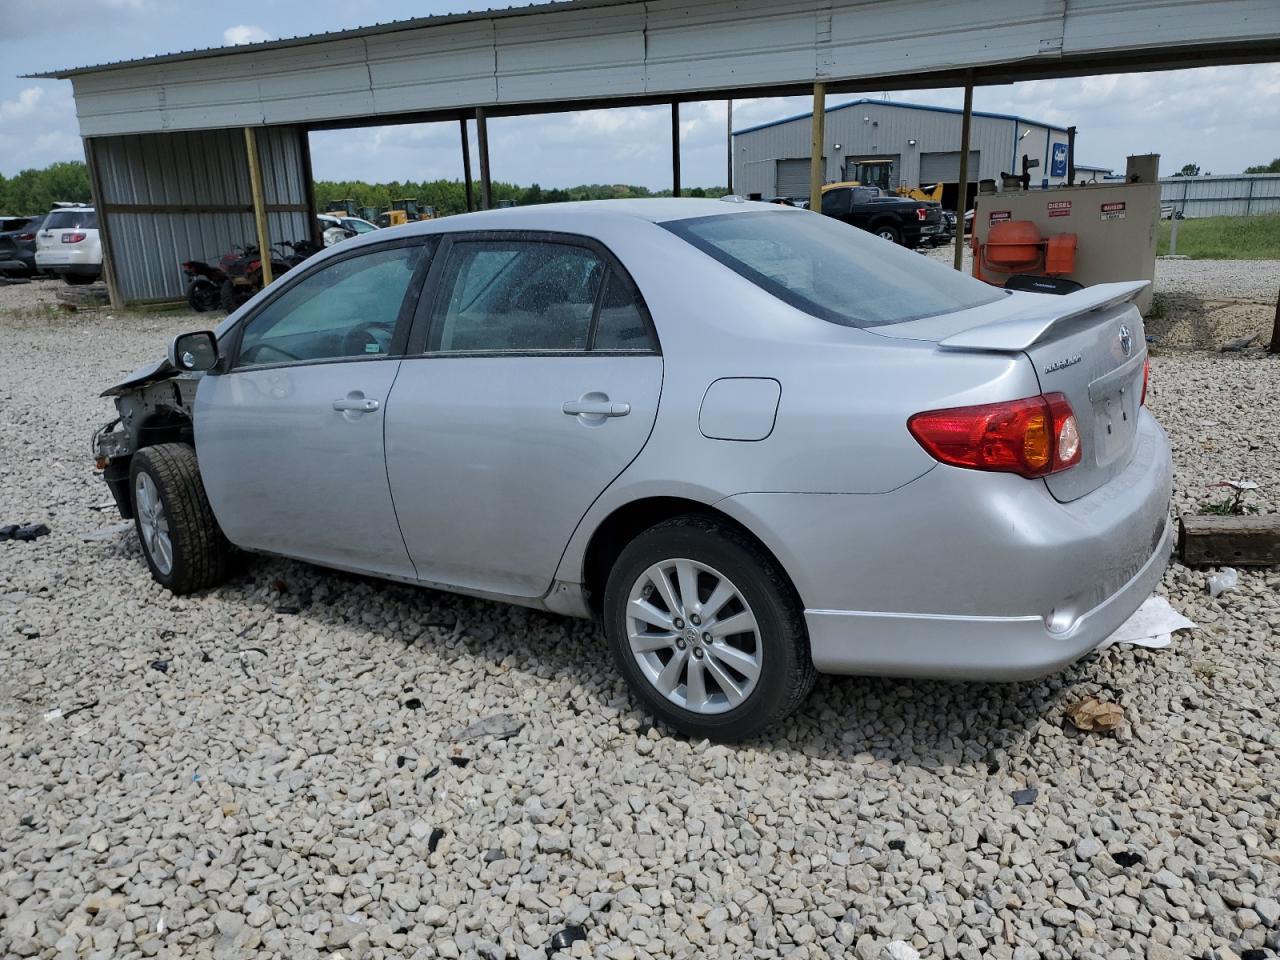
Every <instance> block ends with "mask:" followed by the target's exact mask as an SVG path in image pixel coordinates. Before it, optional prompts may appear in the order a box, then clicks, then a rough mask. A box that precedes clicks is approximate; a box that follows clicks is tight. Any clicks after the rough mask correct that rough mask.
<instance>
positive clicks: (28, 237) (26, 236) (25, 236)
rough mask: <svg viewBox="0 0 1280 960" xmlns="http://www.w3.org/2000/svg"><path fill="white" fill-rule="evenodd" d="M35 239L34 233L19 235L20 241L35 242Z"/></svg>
mask: <svg viewBox="0 0 1280 960" xmlns="http://www.w3.org/2000/svg"><path fill="white" fill-rule="evenodd" d="M35 238H36V235H35V234H34V233H20V234H18V239H19V240H34V239H35Z"/></svg>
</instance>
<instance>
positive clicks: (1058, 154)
mask: <svg viewBox="0 0 1280 960" xmlns="http://www.w3.org/2000/svg"><path fill="white" fill-rule="evenodd" d="M1066 175H1067V145H1066V144H1065V143H1055V144H1054V145H1053V163H1052V164H1051V165H1050V167H1049V176H1051V177H1065V176H1066Z"/></svg>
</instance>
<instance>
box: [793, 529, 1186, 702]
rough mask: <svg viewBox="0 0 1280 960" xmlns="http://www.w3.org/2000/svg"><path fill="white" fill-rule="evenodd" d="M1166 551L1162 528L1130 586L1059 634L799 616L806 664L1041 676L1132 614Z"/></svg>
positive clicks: (956, 619)
mask: <svg viewBox="0 0 1280 960" xmlns="http://www.w3.org/2000/svg"><path fill="white" fill-rule="evenodd" d="M1172 547H1173V525H1172V524H1171V523H1169V522H1168V521H1166V522H1165V527H1164V531H1163V533H1162V534H1161V537H1160V541H1159V543H1158V544H1157V545H1156V549H1155V551H1154V552H1153V553H1152V554H1151V556H1150V557H1148V558H1147V562H1146V564H1145V565H1144V566H1143V567H1142V568H1141V569H1140V570H1139V571H1138V572H1137V573H1136V574H1135V575H1134V576H1133V578H1132V579H1131V580H1130V581H1129V582H1128V583H1126V584H1124V586H1122V587H1121V588H1120V589H1119V590H1117V591H1116V592H1115V593H1113V594H1112V595H1111V596H1110V597H1108V598H1107V599H1106V600H1104V601H1103V602H1102V603H1100V604H1098V606H1096V607H1094V608H1093V609H1092V610H1089V611H1088V612H1087V613H1085V614H1083V615H1081V616H1080V617H1078V618H1077V619H1076V620H1075V621H1074V622H1073V623H1072V624H1071V625H1070V626H1069V628H1068V629H1066V630H1065V631H1062V632H1058V633H1055V632H1052V631H1050V630H1049V629H1048V628H1046V626H1045V620H1044V618H1043V617H1041V616H1035V615H1032V616H1024V617H981V616H963V615H956V616H946V615H940V614H929V613H924V614H915V613H874V612H868V611H860V610H806V611H805V613H804V615H805V623H806V625H807V626H808V628H809V646H810V649H811V651H812V654H813V662H814V665H815V666H816V667H817V668H818V670H820V671H821V672H823V673H854V674H878V675H883V676H899V677H933V678H937V679H955V680H1027V679H1031V678H1034V677H1040V676H1044V675H1045V674H1048V673H1053V672H1054V671H1056V670H1060V669H1062V668H1063V667H1065V666H1067V665H1068V664H1070V663H1073V662H1074V661H1076V660H1079V659H1080V658H1081V657H1083V656H1084V655H1085V654H1087V653H1088V652H1089V651H1091V650H1093V649H1094V648H1095V647H1097V646H1098V644H1100V643H1102V641H1103V640H1105V639H1106V638H1107V637H1109V636H1111V634H1113V633H1114V632H1115V631H1116V628H1117V627H1119V626H1120V624H1122V623H1124V622H1125V620H1127V619H1128V618H1129V617H1130V616H1131V615H1132V614H1133V612H1134V611H1135V610H1137V609H1138V607H1139V606H1140V605H1141V604H1142V601H1144V600H1146V599H1147V597H1149V596H1150V595H1151V591H1152V590H1154V589H1155V586H1156V584H1158V583H1159V582H1160V579H1161V577H1162V576H1163V575H1164V571H1165V567H1166V566H1168V563H1169V553H1170V550H1171V549H1172ZM993 586H994V585H993Z"/></svg>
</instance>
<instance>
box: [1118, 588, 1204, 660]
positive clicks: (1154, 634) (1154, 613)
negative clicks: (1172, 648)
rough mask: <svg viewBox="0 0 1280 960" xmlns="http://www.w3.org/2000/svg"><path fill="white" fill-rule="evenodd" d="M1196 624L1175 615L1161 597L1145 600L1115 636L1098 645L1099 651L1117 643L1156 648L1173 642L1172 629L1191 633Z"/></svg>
mask: <svg viewBox="0 0 1280 960" xmlns="http://www.w3.org/2000/svg"><path fill="white" fill-rule="evenodd" d="M1195 626H1196V625H1195V624H1194V623H1192V622H1191V621H1190V620H1188V619H1187V618H1186V617H1184V616H1183V615H1182V614H1180V613H1178V611H1177V610H1175V609H1173V607H1172V606H1170V604H1169V601H1168V600H1166V599H1165V598H1164V597H1147V599H1146V600H1144V601H1142V606H1140V607H1139V608H1138V609H1137V610H1135V611H1134V612H1133V616H1131V617H1130V618H1129V619H1128V620H1126V621H1125V622H1124V623H1122V624H1120V626H1119V627H1117V628H1116V631H1115V633H1113V634H1111V636H1109V637H1107V639H1105V640H1103V641H1102V643H1100V644H1099V645H1098V649H1099V650H1105V649H1107V647H1109V646H1111V645H1112V644H1116V643H1130V644H1133V645H1134V646H1138V647H1151V648H1153V649H1158V648H1160V647H1167V646H1169V644H1171V643H1172V642H1173V632H1174V631H1175V630H1194V629H1195Z"/></svg>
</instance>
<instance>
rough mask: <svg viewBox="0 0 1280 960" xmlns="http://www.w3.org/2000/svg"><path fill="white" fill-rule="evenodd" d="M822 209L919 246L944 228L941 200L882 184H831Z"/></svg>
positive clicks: (909, 245)
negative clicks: (907, 195) (896, 193)
mask: <svg viewBox="0 0 1280 960" xmlns="http://www.w3.org/2000/svg"><path fill="white" fill-rule="evenodd" d="M822 212H823V213H824V214H826V215H827V216H828V217H835V218H836V219H837V220H843V221H844V222H845V223H849V224H852V225H853V226H855V227H860V228H861V229H863V230H866V231H868V232H870V233H874V234H875V235H876V236H878V237H880V238H882V239H884V240H891V241H892V242H894V243H900V244H902V245H903V246H906V247H918V246H919V245H920V244H921V243H922V242H923V241H925V240H930V239H933V238H934V237H938V236H939V235H941V234H942V233H943V232H944V227H943V222H942V208H941V207H940V206H939V205H938V204H936V203H926V202H922V201H920V200H908V199H906V198H904V197H895V196H893V195H892V194H889V193H885V192H884V191H883V190H881V189H880V188H879V187H866V186H859V187H854V186H847V187H846V186H834V187H828V188H827V189H826V190H825V191H824V192H823V194H822Z"/></svg>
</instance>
